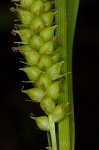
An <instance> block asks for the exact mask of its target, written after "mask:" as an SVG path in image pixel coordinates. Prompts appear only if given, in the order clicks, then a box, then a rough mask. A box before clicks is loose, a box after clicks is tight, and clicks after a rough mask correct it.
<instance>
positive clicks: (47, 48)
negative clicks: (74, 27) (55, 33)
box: [39, 40, 55, 55]
mask: <svg viewBox="0 0 99 150" xmlns="http://www.w3.org/2000/svg"><path fill="white" fill-rule="evenodd" d="M54 50H55V43H54V41H52V40H51V41H48V42H46V43H44V44H43V45H42V46H41V48H40V50H39V52H40V54H49V55H50V54H52V53H53V51H54Z"/></svg>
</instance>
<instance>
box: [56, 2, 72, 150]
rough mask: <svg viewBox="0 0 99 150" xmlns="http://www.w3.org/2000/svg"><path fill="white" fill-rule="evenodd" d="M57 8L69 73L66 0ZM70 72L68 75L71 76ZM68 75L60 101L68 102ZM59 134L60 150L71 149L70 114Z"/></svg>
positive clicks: (57, 4) (59, 126)
mask: <svg viewBox="0 0 99 150" xmlns="http://www.w3.org/2000/svg"><path fill="white" fill-rule="evenodd" d="M55 5H56V8H57V9H59V11H58V14H57V16H56V22H57V24H58V27H57V30H56V36H58V37H60V39H61V40H62V46H61V47H60V51H62V52H63V53H64V55H63V59H64V66H63V68H62V72H63V74H64V73H68V72H71V70H67V63H68V62H67V58H68V52H67V27H66V25H67V22H66V19H67V18H66V0H62V1H60V0H57V2H56V4H55ZM69 75H70V74H68V75H67V76H69ZM67 76H66V78H65V80H64V81H63V84H62V88H61V89H62V94H61V96H60V98H59V100H58V103H59V104H60V103H68V102H69V98H68V81H67ZM58 136H59V150H69V149H70V126H69V116H68V117H66V118H65V119H64V120H63V121H61V122H59V123H58Z"/></svg>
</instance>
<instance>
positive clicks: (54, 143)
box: [48, 115, 57, 150]
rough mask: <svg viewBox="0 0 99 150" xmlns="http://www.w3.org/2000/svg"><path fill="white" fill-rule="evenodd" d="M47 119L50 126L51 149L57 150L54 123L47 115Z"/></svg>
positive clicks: (50, 116)
mask: <svg viewBox="0 0 99 150" xmlns="http://www.w3.org/2000/svg"><path fill="white" fill-rule="evenodd" d="M48 117H49V124H50V135H51V142H52V149H53V150H57V142H56V133H55V123H54V121H53V118H52V115H49V116H48Z"/></svg>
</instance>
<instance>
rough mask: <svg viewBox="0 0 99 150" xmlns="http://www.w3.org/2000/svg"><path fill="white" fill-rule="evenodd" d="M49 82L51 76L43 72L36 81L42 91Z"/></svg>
mask: <svg viewBox="0 0 99 150" xmlns="http://www.w3.org/2000/svg"><path fill="white" fill-rule="evenodd" d="M50 84H51V78H50V77H49V76H48V75H46V74H45V73H42V74H41V75H40V76H39V77H38V79H37V81H36V85H37V87H39V88H41V89H43V90H44V91H45V90H46V89H47V88H48V86H49V85H50Z"/></svg>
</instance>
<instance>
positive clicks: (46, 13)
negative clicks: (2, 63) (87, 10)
mask: <svg viewBox="0 0 99 150" xmlns="http://www.w3.org/2000/svg"><path fill="white" fill-rule="evenodd" d="M12 1H13V2H14V4H15V8H14V7H12V8H11V11H14V12H15V13H16V15H17V17H18V23H17V24H15V25H14V26H15V28H14V29H13V30H12V33H13V34H14V35H16V34H18V35H19V37H20V39H21V40H20V41H17V42H15V44H17V45H18V46H17V47H13V50H14V51H19V52H20V53H21V54H22V55H23V56H24V58H25V61H24V62H22V63H24V64H25V66H24V67H23V68H20V70H21V71H23V72H25V73H26V75H27V77H28V79H29V81H27V82H31V83H32V84H33V88H31V89H22V92H23V93H25V94H27V95H28V96H29V98H30V99H31V101H32V102H35V103H39V104H40V107H41V109H42V110H43V111H44V116H37V117H35V114H32V113H31V114H30V117H31V119H33V120H34V121H35V122H36V124H37V127H38V128H39V129H40V130H43V131H46V132H47V138H48V147H47V148H49V149H51V150H74V141H75V140H74V135H75V134H74V111H73V90H72V47H73V37H74V30H75V23H76V16H77V10H78V3H79V0H55V1H54V0H12Z"/></svg>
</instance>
